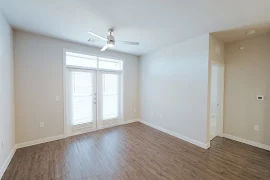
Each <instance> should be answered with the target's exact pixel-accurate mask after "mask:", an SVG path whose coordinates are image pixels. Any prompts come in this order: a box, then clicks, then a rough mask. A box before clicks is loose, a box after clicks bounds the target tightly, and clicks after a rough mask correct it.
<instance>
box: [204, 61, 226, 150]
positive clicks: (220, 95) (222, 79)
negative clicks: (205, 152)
mask: <svg viewBox="0 0 270 180" xmlns="http://www.w3.org/2000/svg"><path fill="white" fill-rule="evenodd" d="M212 66H217V67H219V77H218V79H219V83H218V102H219V106H218V111H217V117H216V118H217V136H220V137H223V131H224V120H223V119H224V112H223V111H224V83H225V65H224V64H223V63H220V62H217V61H213V60H212V61H211V63H210V68H209V69H210V70H209V79H210V81H209V90H208V91H209V103H208V106H209V108H208V114H209V115H208V128H207V129H208V132H207V134H208V143H209V145H210V141H211V140H210V133H211V131H210V128H211V123H210V120H211V84H212V83H211V82H212Z"/></svg>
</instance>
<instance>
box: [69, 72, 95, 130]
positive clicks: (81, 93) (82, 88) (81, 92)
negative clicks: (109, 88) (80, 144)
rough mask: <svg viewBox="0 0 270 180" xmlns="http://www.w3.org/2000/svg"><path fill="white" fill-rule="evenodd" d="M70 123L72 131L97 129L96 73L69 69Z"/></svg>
mask: <svg viewBox="0 0 270 180" xmlns="http://www.w3.org/2000/svg"><path fill="white" fill-rule="evenodd" d="M69 81H70V85H69V95H68V97H69V102H70V103H69V104H70V107H69V119H70V120H69V122H70V124H71V126H72V130H77V129H82V128H93V129H95V128H96V127H97V107H96V105H97V86H96V71H91V70H79V69H69Z"/></svg>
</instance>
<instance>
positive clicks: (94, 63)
mask: <svg viewBox="0 0 270 180" xmlns="http://www.w3.org/2000/svg"><path fill="white" fill-rule="evenodd" d="M66 66H68V67H79V68H90V69H102V70H110V71H111V70H113V71H122V70H123V62H122V61H121V60H116V59H109V58H104V57H97V56H90V55H84V54H78V53H73V52H66Z"/></svg>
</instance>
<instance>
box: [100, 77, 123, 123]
mask: <svg viewBox="0 0 270 180" xmlns="http://www.w3.org/2000/svg"><path fill="white" fill-rule="evenodd" d="M101 79H102V80H101V81H102V87H101V89H102V97H101V99H102V102H101V108H102V109H101V118H102V120H103V122H105V121H111V120H117V119H118V118H119V99H120V98H119V97H120V93H119V90H120V89H119V87H120V86H119V83H120V82H119V74H113V73H102V77H101Z"/></svg>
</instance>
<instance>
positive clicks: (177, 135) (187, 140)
mask: <svg viewBox="0 0 270 180" xmlns="http://www.w3.org/2000/svg"><path fill="white" fill-rule="evenodd" d="M140 122H141V123H143V124H145V125H147V126H150V127H152V128H154V129H157V130H159V131H162V132H164V133H166V134H169V135H171V136H174V137H177V138H179V139H181V140H184V141H186V142H189V143H191V144H194V145H196V146H199V147H201V148H203V149H208V148H209V147H210V143H202V142H199V141H197V140H194V139H192V138H189V137H186V136H183V135H181V134H178V133H176V132H173V131H170V130H167V129H164V128H162V127H160V126H157V125H155V124H152V123H149V122H147V121H143V120H141V121H140Z"/></svg>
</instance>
